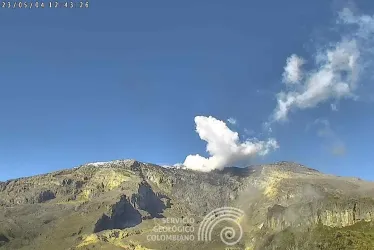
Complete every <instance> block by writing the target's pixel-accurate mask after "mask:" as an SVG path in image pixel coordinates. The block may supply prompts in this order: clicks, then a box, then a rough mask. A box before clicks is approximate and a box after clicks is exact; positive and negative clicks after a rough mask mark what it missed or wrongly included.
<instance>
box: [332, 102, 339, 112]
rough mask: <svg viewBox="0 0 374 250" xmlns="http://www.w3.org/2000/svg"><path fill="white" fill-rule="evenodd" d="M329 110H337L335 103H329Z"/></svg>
mask: <svg viewBox="0 0 374 250" xmlns="http://www.w3.org/2000/svg"><path fill="white" fill-rule="evenodd" d="M331 110H332V111H338V106H337V105H336V103H331Z"/></svg>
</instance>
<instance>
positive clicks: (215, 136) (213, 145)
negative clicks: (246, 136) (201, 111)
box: [183, 116, 278, 172]
mask: <svg viewBox="0 0 374 250" xmlns="http://www.w3.org/2000/svg"><path fill="white" fill-rule="evenodd" d="M195 123H196V132H197V133H198V134H199V136H200V138H201V139H202V140H204V141H206V142H207V147H206V150H207V152H208V153H209V155H210V157H208V158H205V157H203V156H200V155H198V154H197V155H189V156H187V157H186V159H185V161H184V163H183V165H184V166H186V167H187V168H190V169H193V170H199V171H205V172H207V171H211V170H213V169H222V168H224V167H230V166H234V165H235V166H242V165H245V164H248V163H249V161H250V160H251V159H252V158H253V157H255V156H258V155H260V156H263V155H266V154H268V153H269V152H270V151H271V150H275V149H277V148H278V143H277V141H276V140H275V139H269V140H267V141H259V140H257V139H252V140H246V141H244V142H241V141H240V140H239V134H238V133H237V132H234V131H232V130H230V129H229V128H228V127H227V125H226V124H225V123H224V122H223V121H220V120H217V119H216V118H214V117H212V116H209V117H205V116H196V117H195Z"/></svg>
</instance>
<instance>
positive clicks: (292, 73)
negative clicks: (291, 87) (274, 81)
mask: <svg viewBox="0 0 374 250" xmlns="http://www.w3.org/2000/svg"><path fill="white" fill-rule="evenodd" d="M304 63H305V61H304V59H303V58H301V57H298V56H297V55H295V54H293V55H291V56H290V57H289V58H287V62H286V66H285V67H284V72H283V82H285V83H287V84H294V83H298V82H300V81H301V79H302V78H303V71H302V69H301V67H302V66H303V64H304Z"/></svg>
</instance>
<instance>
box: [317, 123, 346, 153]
mask: <svg viewBox="0 0 374 250" xmlns="http://www.w3.org/2000/svg"><path fill="white" fill-rule="evenodd" d="M313 125H314V126H317V136H318V137H320V138H322V139H323V140H324V146H325V147H326V148H327V149H328V151H329V152H330V153H331V154H333V155H335V156H343V155H345V154H346V153H347V148H346V145H345V143H344V142H343V141H342V140H341V139H340V137H339V136H338V134H337V133H336V132H335V131H334V130H333V129H332V128H331V125H330V122H329V121H328V120H327V119H322V118H318V119H316V120H315V121H314V123H313Z"/></svg>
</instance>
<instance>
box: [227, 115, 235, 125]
mask: <svg viewBox="0 0 374 250" xmlns="http://www.w3.org/2000/svg"><path fill="white" fill-rule="evenodd" d="M227 122H228V123H230V124H232V125H235V124H236V123H237V120H236V119H235V118H233V117H230V118H229V119H227Z"/></svg>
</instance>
